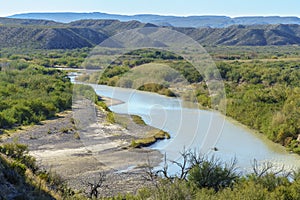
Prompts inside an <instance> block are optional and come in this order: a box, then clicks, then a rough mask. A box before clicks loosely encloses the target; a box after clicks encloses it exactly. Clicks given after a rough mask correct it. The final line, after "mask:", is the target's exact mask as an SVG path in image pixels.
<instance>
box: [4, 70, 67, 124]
mask: <svg viewBox="0 0 300 200" xmlns="http://www.w3.org/2000/svg"><path fill="white" fill-rule="evenodd" d="M12 68H14V67H12ZM0 94H1V97H0V105H1V106H0V129H4V128H11V127H13V126H14V125H29V124H32V123H38V122H39V121H41V120H45V119H47V118H51V117H53V116H55V114H56V113H57V112H60V111H63V110H66V109H69V108H70V107H71V104H72V96H71V95H72V85H71V83H70V81H69V80H68V79H67V78H66V74H65V73H63V72H60V71H58V70H51V69H45V68H43V67H39V66H36V65H29V66H28V67H27V68H26V69H22V70H19V69H11V68H6V69H5V70H2V71H0Z"/></svg>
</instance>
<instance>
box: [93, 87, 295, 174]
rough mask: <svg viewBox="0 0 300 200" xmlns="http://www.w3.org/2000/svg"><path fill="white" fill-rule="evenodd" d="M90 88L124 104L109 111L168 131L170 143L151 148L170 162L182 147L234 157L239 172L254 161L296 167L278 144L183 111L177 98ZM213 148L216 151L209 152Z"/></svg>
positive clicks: (206, 114) (208, 115) (213, 116)
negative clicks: (133, 117) (134, 117)
mask: <svg viewBox="0 0 300 200" xmlns="http://www.w3.org/2000/svg"><path fill="white" fill-rule="evenodd" d="M92 86H93V88H94V89H95V91H96V93H97V94H98V95H100V96H105V97H110V98H114V99H118V100H121V101H123V102H124V103H123V104H119V105H114V106H111V107H110V109H111V110H112V111H113V112H116V113H120V114H135V115H139V116H141V117H142V118H143V120H144V121H145V122H146V124H148V125H150V126H153V127H156V128H159V129H163V130H165V131H167V132H169V133H170V134H171V139H170V140H163V141H160V142H158V143H156V144H154V145H152V146H151V148H154V149H158V150H160V151H161V152H162V153H166V155H167V158H168V159H170V160H177V159H179V157H180V155H179V152H180V151H182V150H183V149H184V148H185V149H196V150H201V151H202V152H203V153H208V154H214V155H215V156H216V157H218V158H220V159H221V160H222V161H225V162H229V161H231V160H232V159H233V158H236V159H237V166H238V167H239V168H240V169H242V170H243V171H244V170H246V171H248V170H250V169H251V163H252V162H253V160H254V159H256V160H258V161H259V162H267V161H268V162H272V163H273V164H274V166H275V167H276V166H277V167H278V168H279V167H281V166H282V165H284V166H285V168H286V169H295V168H297V167H298V166H300V157H299V156H298V155H295V154H290V153H289V152H287V151H286V149H285V148H284V147H282V146H280V145H279V144H275V143H273V142H271V141H269V140H267V139H266V138H264V137H263V136H262V135H261V134H259V133H255V132H254V131H252V130H250V129H248V128H246V127H244V126H242V125H241V124H239V123H238V122H236V121H234V120H230V119H227V118H226V117H224V116H223V115H221V114H219V113H216V112H213V111H207V110H200V109H196V108H186V107H184V106H183V105H182V101H181V100H180V99H177V98H170V97H165V96H161V95H158V94H154V93H149V92H142V91H136V90H132V89H125V88H117V87H109V86H103V85H92ZM214 148H216V149H217V151H214V150H212V149H214Z"/></svg>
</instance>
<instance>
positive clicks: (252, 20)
mask: <svg viewBox="0 0 300 200" xmlns="http://www.w3.org/2000/svg"><path fill="white" fill-rule="evenodd" d="M9 18H20V19H44V20H52V21H56V22H63V23H69V22H72V21H77V20H82V19H115V20H120V21H132V20H136V21H140V22H142V23H152V24H155V25H158V26H174V27H194V28H199V27H211V28H224V27H229V26H231V25H259V24H260V25H266V24H300V18H298V17H279V16H270V17H261V16H258V17H236V18H230V17H226V16H189V17H179V16H162V15H149V14H143V15H132V16H129V15H117V14H107V13H100V12H93V13H24V14H16V15H12V16H10V17H9Z"/></svg>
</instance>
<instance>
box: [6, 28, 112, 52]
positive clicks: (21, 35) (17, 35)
mask: <svg viewBox="0 0 300 200" xmlns="http://www.w3.org/2000/svg"><path fill="white" fill-rule="evenodd" d="M0 35H1V37H0V47H1V48H6V47H22V48H36V49H74V48H83V47H92V46H95V45H97V44H99V43H100V42H102V41H103V40H104V39H106V38H107V36H106V35H105V34H103V33H101V32H98V31H95V30H93V29H89V28H67V27H66V28H65V27H58V28H56V27H48V28H45V27H38V26H37V27H34V26H30V27H27V26H0Z"/></svg>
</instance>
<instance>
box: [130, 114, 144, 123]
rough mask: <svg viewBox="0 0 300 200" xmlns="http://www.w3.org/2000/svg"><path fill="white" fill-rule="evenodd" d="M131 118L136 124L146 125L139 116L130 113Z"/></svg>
mask: <svg viewBox="0 0 300 200" xmlns="http://www.w3.org/2000/svg"><path fill="white" fill-rule="evenodd" d="M131 119H132V120H133V121H134V123H136V124H138V125H146V123H145V122H144V120H143V119H142V118H141V117H140V116H137V115H131Z"/></svg>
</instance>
